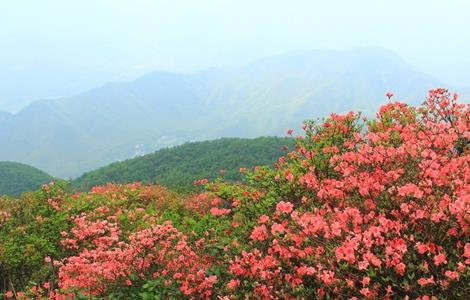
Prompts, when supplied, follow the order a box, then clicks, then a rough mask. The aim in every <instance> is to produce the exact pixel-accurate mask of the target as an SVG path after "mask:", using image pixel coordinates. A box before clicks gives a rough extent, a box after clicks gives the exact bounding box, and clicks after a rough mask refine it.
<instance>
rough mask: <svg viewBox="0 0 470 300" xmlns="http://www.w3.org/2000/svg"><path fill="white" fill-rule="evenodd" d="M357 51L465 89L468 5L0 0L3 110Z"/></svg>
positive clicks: (468, 78)
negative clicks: (171, 77) (208, 71)
mask: <svg viewBox="0 0 470 300" xmlns="http://www.w3.org/2000/svg"><path fill="white" fill-rule="evenodd" d="M357 46H379V47H384V48H388V49H391V50H394V51H396V52H397V53H398V54H399V55H401V56H402V57H403V58H405V59H406V60H407V61H408V62H410V63H412V64H413V65H415V66H417V67H418V68H419V69H421V70H423V71H425V72H428V73H430V74H432V75H434V76H437V77H439V78H440V79H442V80H444V81H446V82H449V83H450V84H452V85H462V86H469V87H470V75H468V74H469V72H468V71H469V70H470V1H468V0H447V1H434V0H426V1H411V0H407V1H402V0H398V1H397V0H395V1H381V0H367V1H366V0H363V1H361V0H355V1H349V0H344V1H332V0H328V1H314V0H289V1H276V0H269V1H267V0H266V1H265V0H249V1H246V0H236V1H228V0H211V1H210V0H198V1H193V0H187V1H179V0H77V1H71V0H70V1H67V0H41V1H38V0H30V1H23V0H11V1H8V0H4V1H1V2H0V49H1V55H0V110H1V109H2V105H3V109H10V110H15V109H18V108H19V107H20V106H21V105H22V104H23V103H25V102H28V101H31V100H34V99H37V98H43V97H55V96H62V95H66V94H74V93H77V92H79V91H81V90H84V89H87V88H90V87H93V86H96V85H100V84H102V83H104V82H107V81H112V80H122V79H132V78H134V77H136V76H138V75H141V74H144V73H146V72H149V71H153V70H171V71H186V72H190V71H194V70H198V69H202V68H207V67H211V66H225V65H234V64H240V63H245V62H248V61H250V60H253V59H256V58H260V57H264V56H269V55H274V54H278V53H282V52H286V51H289V50H295V49H314V48H331V49H345V48H351V47H357ZM12 101H15V103H16V104H12ZM15 106H18V107H15Z"/></svg>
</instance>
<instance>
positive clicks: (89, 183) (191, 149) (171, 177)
mask: <svg viewBox="0 0 470 300" xmlns="http://www.w3.org/2000/svg"><path fill="white" fill-rule="evenodd" d="M293 143H294V141H293V139H292V138H279V137H259V138H255V139H241V138H223V139H218V140H214V141H205V142H194V143H186V144H184V145H181V146H176V147H173V148H165V149H161V150H158V151H156V152H154V153H152V154H148V155H144V156H142V157H136V158H134V159H129V160H126V161H122V162H116V163H112V164H110V165H109V166H106V167H103V168H100V169H97V170H95V171H92V172H89V173H86V174H84V175H83V176H81V177H79V178H77V179H76V180H74V181H73V184H74V186H75V187H76V188H77V189H79V190H89V189H90V188H91V187H93V186H96V185H103V184H105V183H108V182H113V183H130V182H135V181H141V182H144V183H158V184H161V185H165V186H167V187H169V188H172V189H174V190H179V191H190V190H191V189H192V187H193V181H194V180H197V179H201V178H207V179H209V180H213V179H215V178H217V177H220V176H223V177H224V179H225V180H229V181H236V180H240V179H241V174H240V168H251V167H253V166H257V165H272V164H273V163H274V162H275V161H276V160H277V158H278V157H279V156H281V155H282V154H283V153H285V151H284V150H282V149H281V148H283V147H284V146H291V145H293ZM221 170H222V171H221Z"/></svg>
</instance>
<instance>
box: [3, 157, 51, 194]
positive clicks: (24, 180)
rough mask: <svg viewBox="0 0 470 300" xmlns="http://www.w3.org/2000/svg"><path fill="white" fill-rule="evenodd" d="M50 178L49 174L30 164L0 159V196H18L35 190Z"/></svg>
mask: <svg viewBox="0 0 470 300" xmlns="http://www.w3.org/2000/svg"><path fill="white" fill-rule="evenodd" d="M51 180H52V177H51V176H49V175H48V174H46V173H44V172H43V171H41V170H38V169H36V168H33V167H31V166H27V165H24V164H20V163H15V162H9V161H0V196H1V195H13V196H18V195H20V194H21V193H24V192H28V191H32V190H35V189H37V188H39V187H40V186H41V185H42V184H45V183H48V182H50V181H51Z"/></svg>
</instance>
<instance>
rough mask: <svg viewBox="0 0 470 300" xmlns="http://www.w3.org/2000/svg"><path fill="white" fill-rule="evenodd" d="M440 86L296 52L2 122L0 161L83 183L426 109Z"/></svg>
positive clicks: (71, 101) (164, 77) (375, 55)
mask: <svg viewBox="0 0 470 300" xmlns="http://www.w3.org/2000/svg"><path fill="white" fill-rule="evenodd" d="M440 86H442V84H441V83H440V82H439V81H438V80H436V79H434V78H432V77H430V76H427V75H426V74H423V73H420V72H418V71H416V70H414V69H413V68H411V67H410V66H409V65H408V64H407V63H405V62H404V61H403V60H401V59H400V58H399V57H398V56H396V55H395V54H394V53H392V52H389V51H386V50H383V49H376V48H360V49H353V50H349V51H327V50H316V51H303V52H301V51H299V52H292V53H288V54H285V55H280V56H275V57H270V58H266V59H263V60H259V61H255V62H253V63H252V64H249V65H246V66H242V67H237V68H231V69H209V70H205V71H202V72H198V73H195V74H177V73H165V72H155V73H151V74H148V75H146V76H144V77H142V78H140V79H138V80H136V81H132V82H119V83H110V84H107V85H104V86H102V87H100V88H96V89H93V90H90V91H88V92H85V93H82V94H80V95H77V96H74V97H67V98H62V99H56V100H39V101H36V102H35V103H33V104H31V105H29V106H28V107H26V108H24V109H23V110H21V111H19V112H18V113H16V114H14V115H8V114H5V115H4V116H3V115H1V114H0V145H1V147H0V159H1V160H12V161H19V162H23V163H27V164H30V165H32V166H35V167H38V168H40V169H43V170H45V171H47V172H48V173H50V174H52V175H54V176H58V177H62V178H68V177H76V176H79V175H80V174H82V173H83V172H85V171H89V170H92V169H95V168H97V167H100V166H104V165H106V164H109V163H111V162H113V161H118V160H123V159H127V158H130V157H133V156H135V155H141V154H142V153H144V152H147V153H149V152H152V151H154V150H156V149H159V148H162V147H166V146H172V145H177V144H181V143H184V142H187V141H197V140H207V139H213V138H218V137H224V136H225V137H235V136H238V137H255V136H261V135H283V134H284V132H285V130H286V129H288V128H298V127H300V125H301V122H302V121H303V120H305V119H309V118H315V117H320V116H324V115H326V114H329V113H330V112H338V113H339V112H344V111H347V110H351V109H353V110H363V111H365V112H366V113H367V112H371V111H374V109H375V108H376V107H377V106H378V105H380V104H381V103H383V102H384V101H385V97H384V94H385V93H386V92H388V91H393V92H394V93H395V95H396V99H400V100H403V101H407V102H410V103H419V102H422V100H423V99H424V97H425V95H426V93H427V90H429V89H430V88H433V87H440ZM2 116H3V117H2Z"/></svg>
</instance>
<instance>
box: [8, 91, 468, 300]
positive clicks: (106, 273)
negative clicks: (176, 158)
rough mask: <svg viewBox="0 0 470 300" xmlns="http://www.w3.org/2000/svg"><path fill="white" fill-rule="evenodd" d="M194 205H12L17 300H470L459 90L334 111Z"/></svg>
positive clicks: (101, 199)
mask: <svg viewBox="0 0 470 300" xmlns="http://www.w3.org/2000/svg"><path fill="white" fill-rule="evenodd" d="M245 176H246V178H245V179H246V180H244V181H243V182H238V183H231V182H228V183H227V182H220V181H215V182H209V183H206V184H205V185H204V191H203V192H202V193H199V194H195V195H191V196H185V195H180V194H177V193H173V192H171V191H169V190H167V189H166V188H162V187H160V186H156V185H141V184H138V183H136V184H128V185H113V184H110V185H106V186H101V187H95V188H93V189H92V190H91V191H90V192H88V193H70V191H68V190H67V188H64V187H63V186H62V185H61V184H51V185H47V186H43V187H42V189H41V191H38V192H37V193H35V194H25V195H24V196H23V197H22V198H21V199H20V200H17V199H11V198H5V199H1V198H0V229H1V230H0V249H1V251H0V291H1V293H4V295H5V296H6V297H7V298H10V297H17V298H18V299H43V298H50V299H57V300H59V299H207V300H211V299H221V300H236V299H263V300H264V299H266V300H271V299H279V300H280V299H351V300H354V299H416V300H433V299H448V300H450V299H468V295H469V294H470V105H461V104H459V103H458V102H457V101H456V97H454V96H453V95H451V94H449V93H448V92H447V91H446V90H443V89H437V90H433V91H431V92H430V94H429V97H428V99H427V101H426V102H425V103H424V104H423V105H421V106H418V107H414V106H409V105H406V104H404V103H400V102H390V103H388V104H387V105H384V106H382V107H381V108H380V110H379V111H378V114H377V119H375V120H371V121H368V122H363V121H362V120H361V117H360V115H358V114H355V113H352V112H351V113H347V114H342V115H337V114H332V115H331V116H330V117H329V118H328V119H326V120H325V121H324V122H322V123H317V122H307V123H306V126H305V134H304V135H303V136H302V138H298V139H296V142H295V147H294V148H293V149H292V150H291V151H290V152H288V153H287V154H286V155H285V156H282V157H280V158H279V159H278V161H277V162H276V163H275V164H274V166H273V167H259V168H255V169H252V170H250V171H248V172H247V173H246V174H245Z"/></svg>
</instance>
